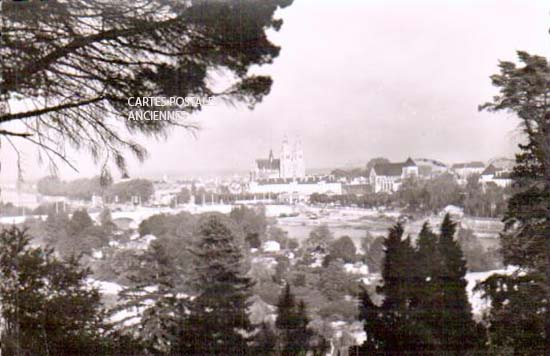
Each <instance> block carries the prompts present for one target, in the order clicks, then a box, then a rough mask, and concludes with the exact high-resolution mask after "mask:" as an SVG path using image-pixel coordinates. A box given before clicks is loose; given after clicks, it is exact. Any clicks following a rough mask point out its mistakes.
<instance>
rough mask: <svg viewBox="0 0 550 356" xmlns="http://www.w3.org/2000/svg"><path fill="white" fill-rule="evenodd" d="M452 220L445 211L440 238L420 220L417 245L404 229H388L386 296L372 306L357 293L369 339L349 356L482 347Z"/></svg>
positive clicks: (446, 352) (447, 351)
mask: <svg viewBox="0 0 550 356" xmlns="http://www.w3.org/2000/svg"><path fill="white" fill-rule="evenodd" d="M454 233H455V223H453V222H452V221H451V219H450V217H449V216H448V215H447V216H446V217H445V219H444V221H443V224H442V226H441V236H440V237H439V239H438V238H437V236H436V235H435V234H434V233H433V232H432V231H431V229H430V227H429V226H428V224H424V226H423V228H422V230H421V232H420V235H419V238H418V241H417V249H416V250H415V249H413V248H412V246H411V243H410V239H409V238H406V239H403V238H402V236H403V227H402V226H401V225H400V224H397V225H396V226H394V227H393V228H391V229H390V232H389V235H388V238H387V239H386V240H385V241H384V246H385V252H386V253H385V256H384V263H383V270H382V277H383V284H382V285H381V286H380V287H378V288H377V291H378V292H379V293H381V294H382V295H383V296H384V300H383V302H382V304H381V305H380V306H377V305H375V304H374V303H373V302H372V300H371V297H370V296H369V294H368V293H367V292H366V291H363V293H362V295H361V306H360V319H361V320H364V321H365V331H366V333H367V340H366V341H365V343H364V344H363V345H361V346H360V347H355V348H352V349H351V350H350V351H351V352H352V354H361V355H370V354H381V355H387V354H391V355H409V354H438V355H439V354H441V355H464V354H468V353H471V354H473V353H475V352H478V351H480V348H481V341H482V338H481V337H480V329H479V328H480V327H479V326H477V325H476V323H475V322H474V321H473V319H472V313H471V307H470V305H469V302H468V298H467V294H466V280H465V278H464V277H465V274H466V262H465V260H464V258H463V256H462V251H461V250H460V247H459V245H458V243H457V242H456V241H455V240H454Z"/></svg>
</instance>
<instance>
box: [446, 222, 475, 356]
mask: <svg viewBox="0 0 550 356" xmlns="http://www.w3.org/2000/svg"><path fill="white" fill-rule="evenodd" d="M455 232H456V223H455V222H453V221H452V220H451V217H450V215H449V214H446V215H445V218H444V219H443V222H442V224H441V235H440V237H439V244H438V250H439V254H440V255H441V260H442V263H441V265H440V266H441V267H440V268H441V269H440V272H439V282H440V283H441V310H440V315H439V316H438V318H439V323H440V327H439V330H440V331H441V333H440V338H441V343H442V346H441V347H442V350H443V352H445V353H446V354H448V355H464V354H465V353H466V352H468V351H471V352H473V350H476V349H477V348H479V347H480V345H482V342H481V341H482V338H481V336H480V333H479V329H478V326H477V325H476V323H475V321H474V320H473V318H472V317H473V315H472V307H471V305H470V302H469V301H468V295H467V293H466V285H467V281H466V278H465V276H466V272H467V269H466V260H465V258H464V256H463V254H462V250H461V249H460V245H459V244H458V242H457V241H456V240H455Z"/></svg>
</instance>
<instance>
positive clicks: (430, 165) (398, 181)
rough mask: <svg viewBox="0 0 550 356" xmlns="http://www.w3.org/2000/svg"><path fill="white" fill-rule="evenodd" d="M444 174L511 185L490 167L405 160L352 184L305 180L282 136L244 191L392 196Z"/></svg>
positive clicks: (505, 173) (297, 156)
mask: <svg viewBox="0 0 550 356" xmlns="http://www.w3.org/2000/svg"><path fill="white" fill-rule="evenodd" d="M444 173H448V174H451V175H453V176H454V177H455V179H456V180H457V182H458V183H459V184H466V182H467V180H468V178H469V177H471V176H473V175H478V176H479V180H480V182H481V184H483V185H486V184H489V183H494V184H496V185H497V186H499V187H505V186H508V185H510V184H511V182H512V181H511V179H510V172H509V170H507V169H503V168H497V167H496V166H495V165H493V164H489V165H485V164H484V163H483V162H478V161H473V162H465V163H457V164H453V165H452V166H448V165H446V164H444V163H442V162H439V161H436V160H432V159H425V158H419V159H412V158H408V159H407V160H406V161H404V162H380V163H377V164H375V165H374V166H373V167H372V168H370V170H369V171H368V172H367V176H366V177H359V178H355V179H354V180H353V181H346V180H345V179H335V178H334V177H331V176H316V177H308V176H306V172H305V163H304V153H303V150H302V146H301V144H300V141H299V140H296V141H295V142H294V143H290V142H289V141H288V139H287V138H286V137H285V138H284V140H283V142H282V145H281V150H280V157H278V158H276V157H275V156H274V154H273V150H271V151H270V152H269V156H268V158H263V159H257V160H256V164H255V166H254V169H253V170H252V172H251V174H250V183H249V184H248V187H247V190H248V192H249V193H252V194H271V193H273V194H277V195H279V196H281V195H282V196H283V197H285V196H286V197H288V200H294V201H295V200H302V199H304V198H305V197H308V196H309V195H311V194H313V193H319V194H345V193H350V194H359V193H364V192H365V191H367V190H370V191H374V192H375V193H381V192H384V193H393V192H396V191H397V190H399V188H400V186H401V185H402V184H403V182H404V181H405V180H406V179H408V178H419V179H429V178H433V177H435V176H438V175H441V174H444Z"/></svg>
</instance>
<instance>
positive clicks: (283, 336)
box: [275, 283, 313, 356]
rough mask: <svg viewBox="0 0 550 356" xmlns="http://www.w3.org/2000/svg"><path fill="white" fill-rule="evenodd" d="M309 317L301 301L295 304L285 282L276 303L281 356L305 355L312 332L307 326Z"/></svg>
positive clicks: (288, 286)
mask: <svg viewBox="0 0 550 356" xmlns="http://www.w3.org/2000/svg"><path fill="white" fill-rule="evenodd" d="M308 324H309V318H308V316H307V312H306V306H305V303H304V302H303V301H299V302H298V304H296V300H295V298H294V295H293V294H292V292H291V291H290V285H289V284H288V283H287V284H286V286H285V288H284V290H283V293H282V294H281V295H280V296H279V301H278V303H277V320H276V321H275V326H276V327H277V329H279V352H280V354H281V355H283V356H291V355H305V354H306V353H307V351H308V350H309V349H310V340H311V338H312V336H313V332H312V331H311V330H310V329H309V328H308Z"/></svg>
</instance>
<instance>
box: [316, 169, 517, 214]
mask: <svg viewBox="0 0 550 356" xmlns="http://www.w3.org/2000/svg"><path fill="white" fill-rule="evenodd" d="M510 193H511V189H509V188H502V187H499V186H497V185H495V184H493V183H489V184H486V185H485V186H482V184H481V183H480V182H479V176H478V175H474V176H472V177H470V178H469V179H468V182H467V184H466V186H461V185H460V184H458V183H457V182H456V179H455V178H454V176H452V175H450V174H442V175H439V176H437V177H434V178H431V179H428V180H418V179H414V178H410V179H406V180H405V181H404V182H403V184H402V185H401V187H400V189H399V190H398V191H397V192H395V193H394V194H389V193H373V192H370V193H365V194H363V195H356V194H343V195H327V194H319V193H314V194H312V195H311V196H310V202H311V203H312V204H330V203H336V204H340V205H344V206H352V205H355V206H360V207H365V208H374V207H398V208H404V209H407V210H408V211H410V212H417V213H429V212H437V211H440V210H441V209H443V208H444V207H446V206H447V205H456V206H460V207H463V208H464V211H465V212H466V213H467V214H469V215H472V216H480V217H498V216H503V214H504V212H505V210H506V197H508V196H509V195H510Z"/></svg>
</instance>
